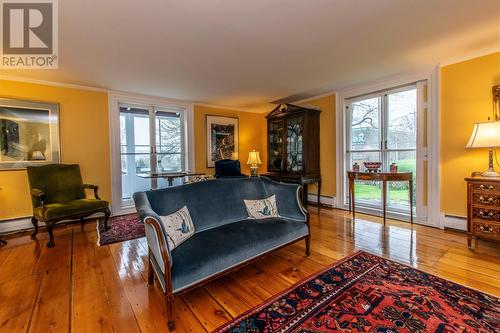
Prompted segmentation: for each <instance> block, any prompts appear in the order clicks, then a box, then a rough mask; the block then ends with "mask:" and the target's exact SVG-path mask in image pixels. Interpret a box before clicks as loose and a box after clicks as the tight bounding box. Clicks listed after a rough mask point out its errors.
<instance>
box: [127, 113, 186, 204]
mask: <svg viewBox="0 0 500 333" xmlns="http://www.w3.org/2000/svg"><path fill="white" fill-rule="evenodd" d="M119 113H120V155H121V156H120V157H121V188H122V193H121V199H122V202H124V201H125V202H126V201H130V200H131V198H132V195H133V194H134V193H135V192H137V191H144V190H150V189H152V188H153V189H154V188H158V187H166V186H167V184H166V182H165V180H164V179H152V178H143V177H140V175H141V174H147V173H151V172H177V171H182V170H184V169H185V144H184V141H185V140H184V130H183V129H184V125H183V108H178V107H149V106H139V105H127V104H120V106H119Z"/></svg>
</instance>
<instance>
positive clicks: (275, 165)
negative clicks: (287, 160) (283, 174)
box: [268, 120, 284, 172]
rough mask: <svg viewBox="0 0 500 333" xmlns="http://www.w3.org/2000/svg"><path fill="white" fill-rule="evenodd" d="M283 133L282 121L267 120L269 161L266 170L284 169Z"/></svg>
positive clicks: (278, 170)
mask: <svg viewBox="0 0 500 333" xmlns="http://www.w3.org/2000/svg"><path fill="white" fill-rule="evenodd" d="M283 133H284V121H283V120H274V121H270V122H269V134H268V135H269V138H268V140H269V152H268V156H269V161H268V170H269V171H271V172H273V171H274V172H280V171H283V169H284V166H283V164H284V162H283Z"/></svg>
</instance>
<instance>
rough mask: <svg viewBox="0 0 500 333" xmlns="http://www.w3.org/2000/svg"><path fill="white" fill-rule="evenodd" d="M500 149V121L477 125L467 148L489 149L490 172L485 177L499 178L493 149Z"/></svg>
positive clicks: (484, 174)
mask: <svg viewBox="0 0 500 333" xmlns="http://www.w3.org/2000/svg"><path fill="white" fill-rule="evenodd" d="M494 147H500V121H490V122H484V123H476V124H475V125H474V129H473V130H472V135H471V136H470V139H469V142H468V143H467V146H466V148H489V150H490V152H489V160H488V171H485V172H483V173H482V174H481V176H483V177H499V176H500V174H499V173H498V172H495V170H494V168H493V148H494Z"/></svg>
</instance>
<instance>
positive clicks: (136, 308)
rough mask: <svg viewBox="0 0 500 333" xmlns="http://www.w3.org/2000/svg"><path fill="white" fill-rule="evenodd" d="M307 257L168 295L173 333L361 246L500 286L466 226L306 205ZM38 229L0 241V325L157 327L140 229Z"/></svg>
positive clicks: (497, 249)
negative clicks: (117, 235) (462, 229)
mask: <svg viewBox="0 0 500 333" xmlns="http://www.w3.org/2000/svg"><path fill="white" fill-rule="evenodd" d="M309 211H310V213H311V224H312V241H311V249H312V251H311V256H310V257H306V256H305V254H304V252H305V251H304V248H305V247H304V242H300V243H297V244H294V245H291V246H289V247H286V248H284V249H281V250H279V251H277V252H274V253H273V254H270V255H268V256H266V257H264V258H263V259H261V260H259V261H257V262H255V263H254V264H251V265H249V266H246V267H244V268H242V269H240V270H239V271H236V272H234V273H232V274H230V275H227V276H225V277H222V278H220V279H218V280H216V281H214V282H211V283H209V284H207V285H205V286H203V287H200V288H197V289H195V290H193V291H192V292H189V293H187V294H184V295H182V296H181V297H177V298H176V301H175V305H176V309H175V313H176V324H177V329H176V332H178V333H181V332H205V331H212V330H213V329H215V328H217V327H218V326H219V325H221V324H223V323H224V322H226V321H228V320H230V319H231V318H233V317H235V316H237V315H239V314H241V313H242V312H244V311H245V310H247V309H249V308H251V307H253V306H255V305H258V304H259V303H261V302H262V301H264V300H266V299H267V298H269V297H270V296H272V295H273V294H276V293H279V292H280V291H282V290H283V289H285V288H287V287H289V286H290V285H292V284H294V283H296V282H298V281H300V280H301V279H303V278H304V277H306V276H308V275H310V274H312V273H314V272H316V271H318V270H320V269H322V268H323V267H325V266H328V265H331V264H332V263H333V262H335V261H336V260H338V259H341V258H343V257H345V256H347V255H349V254H351V253H353V252H354V251H356V250H359V249H363V250H366V251H369V252H372V253H375V254H378V255H382V256H384V257H387V258H391V259H394V260H396V261H399V262H403V263H407V264H410V265H412V266H414V267H416V268H419V269H421V270H423V271H426V272H429V273H432V274H435V275H438V276H441V277H443V278H446V279H449V280H452V281H454V282H457V283H461V284H464V285H467V286H470V287H472V288H475V289H478V290H481V291H484V292H487V293H490V294H494V295H497V296H498V295H500V246H499V245H498V244H495V243H488V242H482V241H480V242H479V244H478V245H479V246H478V247H477V249H476V250H475V251H474V252H471V251H469V250H468V249H467V245H466V237H465V234H462V233H457V232H451V231H444V230H439V229H433V228H429V227H424V226H419V225H415V226H414V228H413V230H411V229H410V226H409V224H408V223H404V222H397V221H390V220H388V221H387V222H388V223H387V226H386V227H385V228H384V227H383V226H382V224H381V219H380V218H376V217H370V216H366V215H357V217H356V221H355V222H352V221H351V218H350V217H349V215H348V213H347V212H344V211H340V210H333V209H326V208H317V207H309ZM55 234H56V246H55V247H54V248H52V249H47V247H46V246H45V244H46V241H47V239H46V235H45V233H44V232H41V233H40V234H39V235H40V236H39V239H38V240H37V241H33V240H31V239H30V238H29V236H23V237H18V238H14V239H9V240H8V241H9V243H8V245H7V246H4V247H2V248H0V332H66V331H72V332H163V331H166V319H165V318H166V317H165V313H166V309H165V302H164V297H163V294H162V293H161V291H160V289H159V288H158V287H157V286H154V287H149V286H148V284H147V270H146V267H147V244H146V240H145V238H142V239H137V240H132V241H128V242H123V243H116V244H111V245H107V246H102V247H98V246H96V240H97V234H96V230H95V223H94V222H92V223H90V222H89V223H86V224H85V225H83V226H81V225H79V224H72V225H67V226H63V227H60V228H57V229H56V231H55Z"/></svg>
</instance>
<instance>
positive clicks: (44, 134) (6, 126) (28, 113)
mask: <svg viewBox="0 0 500 333" xmlns="http://www.w3.org/2000/svg"><path fill="white" fill-rule="evenodd" d="M60 151H61V148H60V142H59V106H58V104H52V103H41V102H31V101H23V100H15V99H7V98H0V170H12V169H24V168H26V166H28V165H40V164H49V163H59V162H60Z"/></svg>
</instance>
